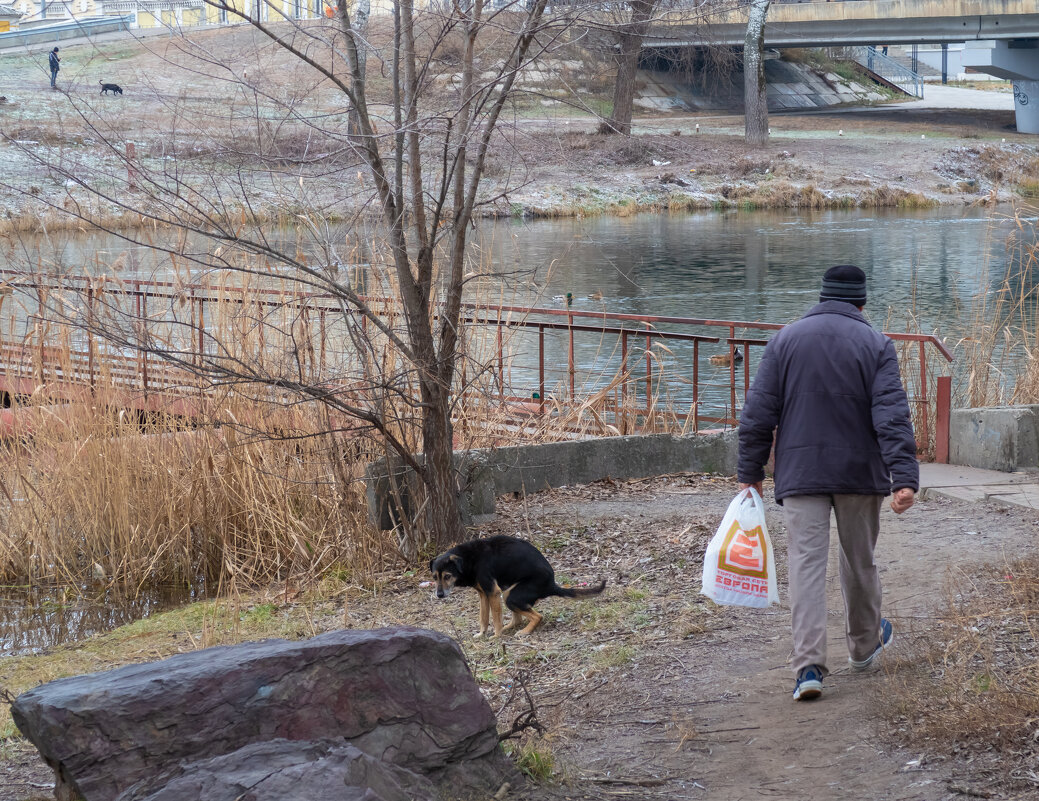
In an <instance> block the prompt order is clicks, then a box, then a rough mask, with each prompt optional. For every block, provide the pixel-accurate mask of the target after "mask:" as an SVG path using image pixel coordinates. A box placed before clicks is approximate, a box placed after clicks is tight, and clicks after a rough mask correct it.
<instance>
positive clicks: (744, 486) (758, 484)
mask: <svg viewBox="0 0 1039 801" xmlns="http://www.w3.org/2000/svg"><path fill="white" fill-rule="evenodd" d="M763 483H764V482H763V481H755V482H754V483H753V484H743V483H740V491H741V492H742V491H743V490H745V489H750V488H751V487H753V488H754V489H756V490H757V491H758V495H760V494H761V487H762V484H763Z"/></svg>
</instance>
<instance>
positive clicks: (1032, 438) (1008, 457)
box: [949, 405, 1039, 473]
mask: <svg viewBox="0 0 1039 801" xmlns="http://www.w3.org/2000/svg"><path fill="white" fill-rule="evenodd" d="M949 461H950V462H951V463H952V464H961V465H967V466H968V467H983V468H986V469H988V470H1003V471H1004V472H1008V473H1012V472H1015V471H1017V470H1027V469H1035V468H1039V405H1035V406H994V407H989V408H980V409H953V411H952V415H951V417H950V420H949Z"/></svg>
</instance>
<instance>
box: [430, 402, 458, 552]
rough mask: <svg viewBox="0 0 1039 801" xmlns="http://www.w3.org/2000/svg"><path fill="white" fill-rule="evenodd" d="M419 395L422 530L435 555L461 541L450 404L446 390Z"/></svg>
mask: <svg viewBox="0 0 1039 801" xmlns="http://www.w3.org/2000/svg"><path fill="white" fill-rule="evenodd" d="M422 395H423V400H424V401H425V404H426V406H425V414H424V417H423V419H422V447H423V456H424V457H425V458H424V463H423V470H424V472H425V475H424V476H423V479H424V482H423V483H424V484H425V487H426V499H425V500H426V509H425V514H424V515H423V528H424V529H425V535H426V538H427V541H428V542H430V543H432V544H433V545H435V546H436V549H437V550H438V551H439V550H443V549H444V548H446V547H448V546H451V545H454V544H456V543H459V542H461V541H462V539H463V536H462V535H463V527H462V514H461V508H460V507H459V504H458V478H457V476H456V475H455V469H454V463H453V456H454V441H453V440H454V433H453V429H452V426H451V413H450V402H451V400H450V396H449V394H448V392H447V391H446V389H441V388H439V387H437V388H429V387H426V386H423V391H422Z"/></svg>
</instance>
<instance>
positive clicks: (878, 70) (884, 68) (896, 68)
mask: <svg viewBox="0 0 1039 801" xmlns="http://www.w3.org/2000/svg"><path fill="white" fill-rule="evenodd" d="M843 50H844V53H845V56H846V57H847V58H850V59H851V60H852V61H854V62H855V63H857V64H861V65H862V66H863V67H865V68H866V69H868V70H869V71H870V72H872V73H874V74H875V75H879V76H880V77H881V78H883V79H884V80H885V81H887V82H888V83H891V84H894V85H895V86H897V87H898V88H899V89H901V90H902V91H903V92H905V93H906V94H907V95H912V96H913V97H920V98H922V97H923V96H924V79H923V78H922V77H921V76H920V75H918V74H917V73H915V72H913V71H912V70H911V69H909V67H906V66H904V65H902V64H899V63H898V62H897V61H895V59H893V58H891V57H890V56H885V55H884V54H883V53H881V52H880V51H879V50H877V48H875V47H873V46H872V45H871V46H869V47H845V48H843Z"/></svg>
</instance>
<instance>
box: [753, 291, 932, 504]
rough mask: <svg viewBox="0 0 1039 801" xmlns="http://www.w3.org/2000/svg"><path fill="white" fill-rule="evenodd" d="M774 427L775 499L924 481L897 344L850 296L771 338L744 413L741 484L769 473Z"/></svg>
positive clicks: (879, 491) (875, 491) (882, 491)
mask: <svg viewBox="0 0 1039 801" xmlns="http://www.w3.org/2000/svg"><path fill="white" fill-rule="evenodd" d="M773 431H775V444H776V462H775V480H776V500H782V499H783V498H785V497H787V496H788V495H829V494H857V495H887V494H888V493H890V492H892V491H894V490H896V489H902V488H903V487H910V488H912V489H913V490H914V491H916V490H918V489H919V486H920V468H919V465H918V464H917V461H916V441H915V440H914V439H913V425H912V421H911V419H910V414H909V401H908V400H907V398H906V393H905V390H904V389H903V388H902V379H901V376H900V375H899V372H898V359H897V357H896V355H895V345H894V343H893V342H892V341H891V340H890V339H888V338H887V337H886V336H884V335H883V334H881V333H880V332H878V331H874V330H873V328H871V327H870V324H869V323H868V322H866V318H865V317H863V316H862V314H861V313H860V312H859V310H858V309H857V308H855V307H854V306H853V305H851V304H850V303H845V302H843V301H839V300H828V301H824V302H823V303H820V304H819V305H818V306H815V307H814V308H812V309H811V310H810V311H809V312H808V313H807V314H806V315H805V316H804V317H802V318H801V319H800V320H798V321H797V322H795V323H791V324H790V325H788V326H786V327H784V328H783V329H781V330H780V331H779V332H778V333H777V334H776V335H775V336H774V337H773V338H772V339H771V340H770V341H769V343H768V345H767V346H766V348H765V355H764V356H763V357H762V360H761V364H760V365H759V366H758V373H757V376H756V377H755V378H754V384H753V386H752V387H751V388H750V391H749V393H748V394H747V402H746V404H745V405H744V407H743V414H742V415H741V416H740V431H739V437H740V449H739V465H738V471H739V480H740V481H741V482H742V483H745V484H753V483H756V482H758V481H761V480H762V479H763V478H764V477H765V469H764V468H765V463H766V462H767V461H768V457H769V452H770V450H771V448H772V438H773Z"/></svg>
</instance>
